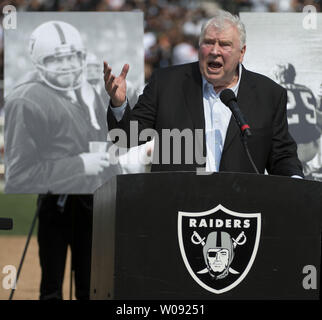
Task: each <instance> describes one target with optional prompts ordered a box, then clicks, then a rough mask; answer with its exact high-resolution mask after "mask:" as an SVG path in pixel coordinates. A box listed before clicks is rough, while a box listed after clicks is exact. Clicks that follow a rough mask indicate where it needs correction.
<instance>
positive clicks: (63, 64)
mask: <svg viewBox="0 0 322 320" xmlns="http://www.w3.org/2000/svg"><path fill="white" fill-rule="evenodd" d="M70 65H71V62H70V61H69V59H68V57H63V58H62V60H61V67H62V68H69V67H70Z"/></svg>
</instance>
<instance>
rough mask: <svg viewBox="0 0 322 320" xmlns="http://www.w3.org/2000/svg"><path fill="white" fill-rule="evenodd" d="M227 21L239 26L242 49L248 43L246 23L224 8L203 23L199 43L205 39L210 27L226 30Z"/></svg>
mask: <svg viewBox="0 0 322 320" xmlns="http://www.w3.org/2000/svg"><path fill="white" fill-rule="evenodd" d="M227 23H229V24H230V25H232V26H235V27H236V28H237V30H238V33H239V41H240V49H241V48H242V47H243V46H244V45H245V44H246V29H245V25H244V24H243V23H242V22H241V20H240V19H239V17H238V16H234V15H232V14H231V13H230V12H228V11H224V10H217V11H216V13H215V14H214V16H213V17H212V18H211V19H209V20H208V21H206V22H205V23H204V24H203V26H202V27H201V34H200V37H199V45H200V44H201V43H202V41H203V40H204V37H205V33H206V31H207V29H208V28H209V27H215V28H218V29H220V30H224V29H225V28H226V26H227Z"/></svg>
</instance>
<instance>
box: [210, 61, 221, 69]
mask: <svg viewBox="0 0 322 320" xmlns="http://www.w3.org/2000/svg"><path fill="white" fill-rule="evenodd" d="M222 66H223V64H222V63H221V62H217V61H211V62H208V68H209V69H210V70H218V69H220V68H221V67H222Z"/></svg>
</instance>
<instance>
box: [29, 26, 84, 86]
mask: <svg viewBox="0 0 322 320" xmlns="http://www.w3.org/2000/svg"><path fill="white" fill-rule="evenodd" d="M29 53H30V56H31V59H32V61H33V63H34V65H35V66H36V68H37V70H38V72H39V74H40V77H41V78H42V80H43V81H44V82H45V83H46V84H47V85H48V86H50V87H52V88H54V89H56V90H64V91H67V90H74V89H77V88H79V87H80V86H81V85H82V82H83V80H84V77H85V68H86V63H85V59H86V51H85V48H84V46H83V42H82V39H81V36H80V33H79V32H78V30H77V29H76V28H75V27H73V26H72V25H70V24H69V23H66V22H63V21H49V22H45V23H43V24H41V25H40V26H38V27H37V28H36V29H35V30H34V31H33V33H32V34H31V36H30V40H29ZM64 57H65V58H66V57H72V59H73V61H74V63H70V65H69V66H68V65H67V67H66V63H65V65H64V67H59V63H57V62H56V66H57V65H58V67H56V69H55V68H54V69H53V68H49V67H48V63H47V62H46V61H48V60H49V59H50V61H61V60H62V59H64ZM70 59H71V58H70ZM75 61H76V62H77V63H75ZM67 64H68V63H67ZM60 79H64V81H62V80H61V81H60Z"/></svg>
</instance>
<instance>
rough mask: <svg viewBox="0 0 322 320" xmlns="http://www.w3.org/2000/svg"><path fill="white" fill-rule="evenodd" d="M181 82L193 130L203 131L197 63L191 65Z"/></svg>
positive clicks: (203, 123) (200, 84) (199, 77)
mask: <svg viewBox="0 0 322 320" xmlns="http://www.w3.org/2000/svg"><path fill="white" fill-rule="evenodd" d="M190 66H191V69H189V70H187V73H186V78H185V80H184V82H183V95H184V97H185V103H186V107H187V108H188V110H189V111H190V114H191V118H192V121H193V124H194V129H205V116H204V109H203V98H202V79H201V74H200V71H199V64H198V62H196V63H194V64H191V65H190Z"/></svg>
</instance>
